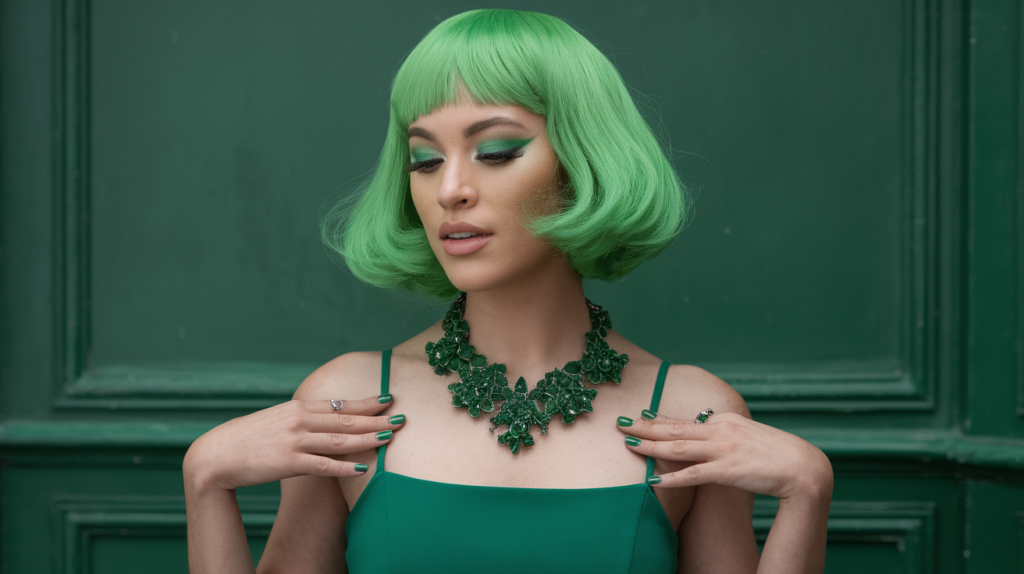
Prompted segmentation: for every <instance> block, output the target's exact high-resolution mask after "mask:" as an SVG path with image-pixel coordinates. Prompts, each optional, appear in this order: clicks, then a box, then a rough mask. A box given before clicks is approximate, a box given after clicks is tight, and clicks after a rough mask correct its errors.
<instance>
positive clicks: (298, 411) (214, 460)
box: [183, 395, 405, 490]
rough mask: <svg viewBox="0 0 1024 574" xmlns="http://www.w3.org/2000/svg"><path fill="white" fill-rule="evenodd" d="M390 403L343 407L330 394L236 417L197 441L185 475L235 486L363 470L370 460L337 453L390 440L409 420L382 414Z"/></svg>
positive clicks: (196, 482)
mask: <svg viewBox="0 0 1024 574" xmlns="http://www.w3.org/2000/svg"><path fill="white" fill-rule="evenodd" d="M381 401H384V402H381ZM339 402H340V401H339ZM390 405H391V395H380V396H374V397H368V398H365V399H362V400H358V401H344V402H343V406H342V408H341V409H340V410H338V411H335V410H334V408H333V406H332V405H331V401H329V400H291V401H288V402H286V403H281V404H279V405H275V406H273V407H270V408H267V409H263V410H261V411H256V412H254V413H252V414H250V415H246V416H244V417H239V418H236V419H232V420H230V421H228V422H226V423H224V424H222V425H220V426H218V427H216V428H214V429H212V430H210V431H209V432H207V433H206V434H204V435H203V436H201V437H199V438H198V439H197V440H196V441H195V442H194V443H192V446H191V447H190V448H189V450H188V453H186V455H185V462H184V467H183V470H184V473H185V480H186V482H191V483H192V487H193V488H197V489H199V490H206V489H211V488H212V489H223V490H234V489H236V488H239V487H242V486H254V485H257V484H265V483H268V482H274V481H277V480H281V479H282V478H289V477H293V476H299V475H317V476H334V477H346V476H358V475H360V474H362V473H364V472H366V468H365V465H358V467H357V465H356V464H355V463H352V462H347V461H341V460H336V458H335V457H337V456H340V455H346V454H351V453H354V452H359V451H363V450H368V449H371V448H376V447H378V446H380V445H382V444H387V443H388V442H389V441H390V440H391V436H392V432H393V431H395V430H397V429H399V428H401V426H402V424H403V423H404V422H405V417H404V416H393V417H387V416H384V415H377V413H380V412H381V411H383V410H384V409H386V408H388V407H389V406H390ZM375 415H377V416H375ZM392 421H394V422H392ZM388 431H391V432H388Z"/></svg>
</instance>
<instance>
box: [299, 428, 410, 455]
mask: <svg viewBox="0 0 1024 574" xmlns="http://www.w3.org/2000/svg"><path fill="white" fill-rule="evenodd" d="M393 436H394V433H393V431H391V430H382V431H379V432H375V433H364V434H346V433H326V432H320V433H309V434H307V435H306V436H305V437H304V438H303V439H302V450H304V451H305V452H309V453H315V454H322V455H338V454H351V453H353V452H361V451H364V450H369V449H371V448H377V447H378V446H380V445H382V444H387V443H388V442H390V441H391V438H392V437H393Z"/></svg>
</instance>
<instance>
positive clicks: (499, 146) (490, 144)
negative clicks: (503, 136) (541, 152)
mask: <svg viewBox="0 0 1024 574" xmlns="http://www.w3.org/2000/svg"><path fill="white" fill-rule="evenodd" d="M532 141H533V138H529V139H525V140H490V141H485V142H483V143H481V144H480V145H479V146H477V148H476V152H477V153H498V152H503V151H508V150H510V149H516V148H521V147H525V146H526V144H528V143H530V142H532Z"/></svg>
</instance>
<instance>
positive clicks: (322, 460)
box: [298, 454, 368, 477]
mask: <svg viewBox="0 0 1024 574" xmlns="http://www.w3.org/2000/svg"><path fill="white" fill-rule="evenodd" d="M298 467H299V473H300V474H312V475H315V476H337V477H347V476H359V475H361V474H365V473H366V470H367V468H368V467H367V466H366V465H365V464H360V463H355V462H348V461H345V460H334V459H333V458H327V457H326V456H317V455H315V454H303V455H301V456H300V458H299V464H298Z"/></svg>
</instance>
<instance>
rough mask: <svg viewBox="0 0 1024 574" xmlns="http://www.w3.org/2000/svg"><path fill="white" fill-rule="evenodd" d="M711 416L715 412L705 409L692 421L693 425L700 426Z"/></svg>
mask: <svg viewBox="0 0 1024 574" xmlns="http://www.w3.org/2000/svg"><path fill="white" fill-rule="evenodd" d="M713 414H715V411H713V410H711V408H710V407H709V408H706V409H704V410H703V411H701V412H700V414H699V415H697V418H695V419H693V422H694V424H698V425H702V424H704V423H706V422H708V419H709V418H711V415H713Z"/></svg>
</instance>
